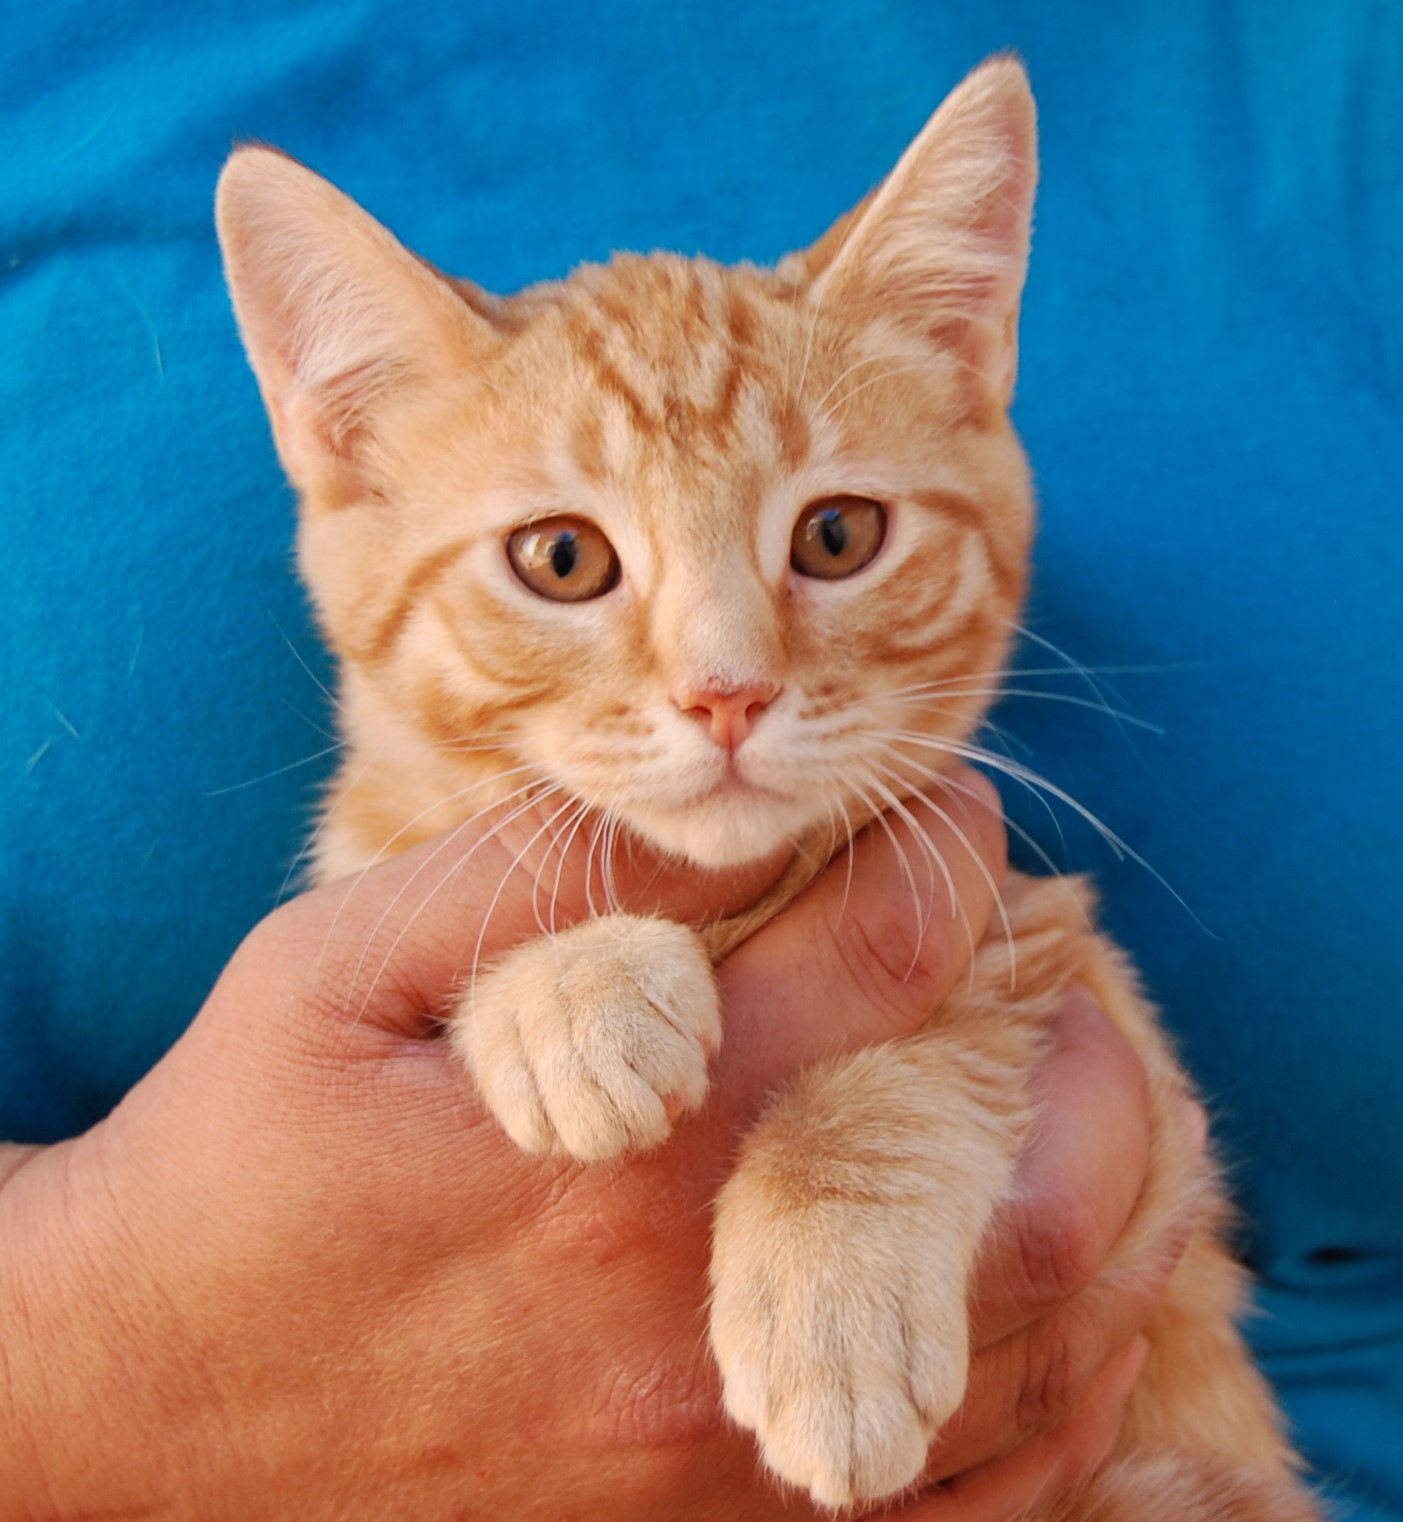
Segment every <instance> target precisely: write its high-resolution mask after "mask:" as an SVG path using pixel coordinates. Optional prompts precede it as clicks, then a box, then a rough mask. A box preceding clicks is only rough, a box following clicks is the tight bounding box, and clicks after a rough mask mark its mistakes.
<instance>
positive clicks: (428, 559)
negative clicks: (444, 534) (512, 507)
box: [353, 539, 474, 666]
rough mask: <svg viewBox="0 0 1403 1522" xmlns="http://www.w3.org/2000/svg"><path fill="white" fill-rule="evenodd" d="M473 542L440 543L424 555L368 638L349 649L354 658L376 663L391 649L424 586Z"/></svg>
mask: <svg viewBox="0 0 1403 1522" xmlns="http://www.w3.org/2000/svg"><path fill="white" fill-rule="evenodd" d="M473 543H474V541H473V540H471V539H460V540H457V541H455V542H454V543H452V544H445V545H441V546H440V547H439V548H438V549H436V550H434V551H433V552H432V553H431V554H429V555H425V556H424V558H423V559H422V560H421V561H419V563H418V564H417V565H416V566H415V567H414V569H413V570H412V571H410V573H409V575H408V576H406V577H405V578H404V581H403V582H402V583H401V584H400V589H399V592H398V594H397V595H396V597H395V600H394V602H393V603H392V604H391V606H390V611H389V612H388V613H387V614H386V615H385V617H384V618H382V619H381V620H380V622H379V623H378V624H377V625H376V627H375V629H374V631H373V632H372V633H371V635H370V638H369V639H368V640H365V641H364V642H363V643H362V644H361V645H360V647H359V648H358V649H357V650H355V651H354V652H353V654H354V656H355V658H356V659H357V660H361V661H364V662H366V663H367V664H369V665H372V666H375V665H379V664H380V663H381V662H382V661H383V660H384V659H385V658H386V657H387V656H388V655H389V653H390V651H391V650H393V649H394V647H395V644H396V642H397V641H398V640H399V637H400V635H401V634H402V633H403V632H404V626H405V625H406V624H407V623H408V622H409V616H410V614H412V613H413V612H414V609H415V606H416V605H417V604H418V602H419V599H420V598H421V597H422V596H423V594H424V592H425V590H426V589H427V588H428V587H431V586H432V585H433V584H434V582H436V581H437V580H438V579H439V577H440V576H442V575H443V574H444V572H445V571H447V570H448V568H449V567H450V566H451V565H452V564H453V563H454V561H456V560H458V559H459V558H460V557H461V556H462V555H464V554H466V553H467V551H468V550H469V549H471V548H472V545H473Z"/></svg>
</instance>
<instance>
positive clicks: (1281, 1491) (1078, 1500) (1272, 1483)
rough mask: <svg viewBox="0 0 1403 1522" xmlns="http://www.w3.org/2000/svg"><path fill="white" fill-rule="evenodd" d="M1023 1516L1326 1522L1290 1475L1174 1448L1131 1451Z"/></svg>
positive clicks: (1069, 1521)
mask: <svg viewBox="0 0 1403 1522" xmlns="http://www.w3.org/2000/svg"><path fill="white" fill-rule="evenodd" d="M1024 1522H1321V1512H1320V1510H1319V1508H1318V1507H1317V1506H1316V1504H1315V1502H1314V1501H1313V1500H1312V1499H1311V1497H1310V1496H1309V1494H1308V1493H1307V1491H1306V1489H1305V1487H1304V1486H1303V1485H1301V1484H1300V1482H1299V1481H1298V1480H1296V1479H1295V1478H1294V1477H1293V1476H1286V1475H1269V1474H1263V1473H1262V1472H1261V1471H1260V1470H1257V1469H1252V1468H1249V1467H1247V1466H1245V1465H1235V1464H1233V1463H1231V1462H1227V1461H1223V1462H1217V1461H1214V1460H1212V1459H1206V1458H1201V1457H1198V1456H1185V1455H1180V1454H1173V1453H1148V1454H1126V1455H1124V1456H1123V1457H1121V1458H1118V1459H1116V1460H1114V1461H1113V1462H1112V1463H1111V1464H1109V1465H1108V1466H1107V1467H1106V1468H1105V1469H1104V1470H1102V1471H1101V1473H1100V1474H1098V1475H1096V1476H1094V1477H1093V1478H1092V1479H1091V1480H1090V1481H1089V1482H1088V1483H1087V1484H1086V1485H1085V1486H1084V1487H1083V1488H1082V1489H1080V1490H1078V1491H1075V1492H1073V1493H1072V1494H1071V1495H1067V1496H1061V1497H1059V1498H1058V1499H1057V1500H1056V1501H1053V1502H1049V1503H1048V1504H1047V1505H1046V1506H1039V1507H1037V1508H1035V1509H1034V1510H1032V1511H1030V1512H1028V1513H1027V1515H1026V1517H1025V1519H1024Z"/></svg>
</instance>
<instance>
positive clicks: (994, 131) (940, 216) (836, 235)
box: [796, 56, 1038, 406]
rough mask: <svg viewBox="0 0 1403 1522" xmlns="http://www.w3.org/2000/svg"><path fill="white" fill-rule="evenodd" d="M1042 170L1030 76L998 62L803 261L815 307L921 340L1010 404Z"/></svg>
mask: <svg viewBox="0 0 1403 1522" xmlns="http://www.w3.org/2000/svg"><path fill="white" fill-rule="evenodd" d="M1037 173H1038V170H1037V125H1036V115H1035V112H1034V108H1033V96H1032V92H1031V90H1030V89H1029V88H1028V76H1027V75H1026V74H1025V73H1024V71H1023V66H1022V65H1021V64H1020V63H1019V62H1018V60H1017V59H1016V58H1013V57H1010V56H1000V57H996V58H992V59H990V60H989V61H988V62H987V63H985V64H982V65H981V66H980V67H979V68H977V69H975V70H974V72H973V73H972V74H970V75H969V76H968V77H967V78H966V79H965V80H964V81H963V82H962V83H961V84H960V85H958V86H957V87H956V88H955V90H953V91H952V92H951V94H950V95H949V96H948V97H947V99H946V100H945V102H944V104H943V105H942V106H941V107H940V109H939V110H938V111H937V112H936V113H935V115H934V116H933V117H931V119H930V121H929V122H927V123H926V125H925V127H924V128H923V129H922V131H921V132H920V133H919V134H918V135H917V137H916V140H915V141H914V142H913V143H912V144H911V146H910V147H909V148H908V149H907V150H906V152H905V153H904V154H903V155H902V157H901V161H900V163H898V164H897V166H896V168H895V169H893V170H892V172H891V173H890V174H889V175H888V176H887V178H886V181H885V182H884V183H883V184H882V185H881V186H879V187H878V188H877V189H876V190H875V191H873V192H872V194H871V195H870V196H868V197H867V199H866V200H865V201H863V202H862V204H861V205H860V206H858V207H857V209H856V210H855V211H853V212H850V213H849V214H848V215H847V216H846V217H844V218H842V219H841V220H840V221H839V222H838V223H837V225H836V226H835V227H833V228H832V229H830V231H829V232H828V233H827V234H826V235H825V236H824V237H823V238H822V239H820V240H819V242H818V243H816V244H815V245H814V246H813V247H812V248H811V249H809V250H808V251H807V252H806V253H803V254H799V255H797V256H796V263H797V268H798V269H799V270H800V271H801V272H803V274H805V275H807V276H808V277H809V278H810V279H811V280H812V282H813V284H812V286H811V290H810V299H811V300H812V301H814V302H815V303H817V304H822V305H825V306H829V305H831V306H834V307H839V308H842V309H844V310H846V311H848V312H850V313H852V314H853V315H854V317H856V318H863V317H866V318H868V319H870V320H873V321H888V322H891V321H895V322H898V323H901V324H902V325H903V326H905V327H906V328H907V329H908V331H917V332H921V333H923V334H924V335H925V336H927V337H929V338H930V339H931V340H932V341H933V342H934V343H935V344H936V345H937V346H938V347H940V348H941V349H943V350H945V351H947V352H951V353H953V354H954V355H955V356H956V357H957V358H958V359H959V360H960V362H961V363H962V365H963V367H964V369H965V371H966V373H967V374H968V375H969V376H970V377H971V378H972V379H973V380H974V381H975V382H976V383H977V384H978V385H979V386H980V387H981V388H983V390H984V392H985V394H987V395H992V396H993V397H994V398H995V399H996V400H997V401H998V402H999V403H1000V404H1001V405H1005V406H1006V405H1007V403H1008V401H1009V398H1010V396H1011V395H1012V392H1013V382H1014V376H1015V374H1016V372H1017V368H1018V307H1019V302H1020V299H1021V297H1022V293H1023V278H1024V274H1025V272H1026V269H1027V263H1028V240H1029V231H1030V226H1031V222H1032V214H1033V193H1034V190H1035V188H1036V185H1037Z"/></svg>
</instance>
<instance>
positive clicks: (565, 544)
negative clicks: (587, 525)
mask: <svg viewBox="0 0 1403 1522" xmlns="http://www.w3.org/2000/svg"><path fill="white" fill-rule="evenodd" d="M579 558H580V547H579V545H578V544H577V543H576V542H575V536H574V535H573V534H571V533H564V534H562V535H561V536H560V538H559V539H557V540H556V541H555V543H554V544H553V545H552V546H551V552H550V564H551V569H552V570H553V571H554V572H555V574H556V575H557V576H559V577H560V579H561V580H562V581H564V580H565V578H566V577H567V576H568V575H569V574H570V572H571V571H573V570H574V569H575V562H576V561H577V560H578V559H579Z"/></svg>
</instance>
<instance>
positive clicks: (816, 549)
mask: <svg viewBox="0 0 1403 1522" xmlns="http://www.w3.org/2000/svg"><path fill="white" fill-rule="evenodd" d="M886 535H887V510H886V508H884V507H883V506H882V504H881V503H880V502H874V501H872V499H871V498H870V497H821V498H820V499H819V500H818V501H817V502H811V503H810V504H809V505H808V506H807V507H806V508H805V509H804V511H803V512H802V513H800V514H799V521H798V522H797V523H796V524H795V525H794V537H793V538H792V539H791V540H790V544H789V563H790V565H792V566H793V567H794V569H795V570H796V571H798V572H799V574H800V575H801V576H817V577H819V578H820V579H821V580H823V581H838V580H841V578H842V577H844V576H851V575H853V573H854V572H856V571H860V570H861V569H862V568H863V566H865V565H867V564H869V563H870V562H871V560H872V557H873V556H874V555H875V554H876V553H877V551H878V550H879V549H881V547H882V541H883V539H885V538H886Z"/></svg>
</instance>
